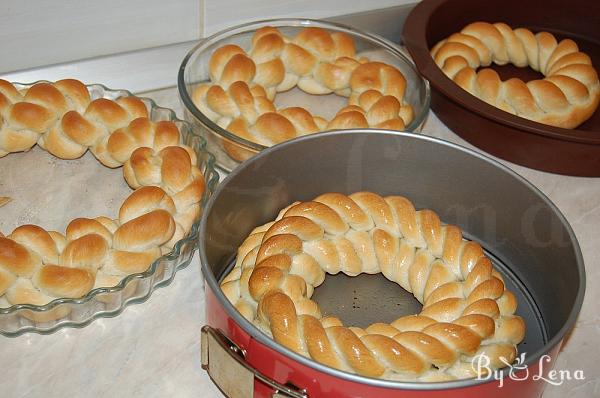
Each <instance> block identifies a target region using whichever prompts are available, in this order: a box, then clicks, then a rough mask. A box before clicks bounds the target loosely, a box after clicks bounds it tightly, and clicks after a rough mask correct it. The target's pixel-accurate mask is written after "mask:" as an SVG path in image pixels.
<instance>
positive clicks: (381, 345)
mask: <svg viewBox="0 0 600 398" xmlns="http://www.w3.org/2000/svg"><path fill="white" fill-rule="evenodd" d="M338 272H343V273H345V274H347V275H350V276H354V275H357V274H360V273H363V272H364V273H368V274H374V273H378V272H381V273H382V274H383V275H384V276H385V277H386V278H388V279H389V280H391V281H394V282H396V283H398V284H399V285H400V286H401V287H403V288H404V289H406V290H407V291H409V292H412V293H413V294H414V296H415V298H416V299H417V300H419V301H420V302H421V303H422V304H423V310H422V312H421V313H420V314H418V315H410V316H405V317H402V318H399V319H397V320H396V321H394V322H392V323H391V324H384V323H375V324H373V325H370V326H369V327H367V328H366V329H364V330H363V329H360V328H357V327H346V326H344V325H342V323H341V321H340V320H339V319H337V318H334V317H322V315H321V312H320V310H319V306H318V305H317V304H316V303H315V302H314V301H312V300H311V299H310V297H311V296H312V293H313V290H314V288H315V287H316V286H318V285H319V284H321V283H322V282H323V280H324V278H325V273H329V274H336V273H338ZM221 288H222V289H223V292H224V293H225V295H226V296H227V298H228V299H229V300H230V301H231V302H232V303H233V304H234V305H235V307H236V308H237V309H238V310H239V311H240V312H241V314H242V315H243V316H244V317H246V318H247V319H248V320H250V321H251V322H253V323H254V324H255V325H257V326H258V327H259V328H260V329H261V330H263V331H264V332H265V333H267V334H268V335H270V336H271V337H273V339H275V341H277V342H279V343H280V344H283V345H284V346H286V347H287V348H289V349H291V350H293V351H295V352H297V353H300V354H302V355H305V356H308V357H310V358H312V359H314V360H315V361H318V362H321V363H323V364H326V365H328V366H332V367H334V368H337V369H341V370H345V371H348V372H353V373H358V374H361V375H365V376H370V377H379V378H385V379H395V380H419V381H439V380H451V379H456V378H468V377H474V376H476V373H475V369H474V368H473V367H472V366H471V360H472V358H474V357H475V356H477V355H480V354H484V355H487V356H488V357H489V359H490V361H491V366H492V367H494V368H500V367H504V366H506V363H511V362H512V361H513V360H514V359H515V357H516V354H517V350H516V345H517V344H518V343H520V342H521V341H522V340H523V338H524V333H525V324H524V321H523V319H521V318H520V317H519V316H516V315H514V313H515V310H516V307H517V302H516V298H515V296H514V295H513V294H512V293H511V292H510V291H508V290H506V289H505V285H504V282H503V279H502V277H501V275H500V274H499V273H498V272H497V271H496V270H494V268H493V267H492V263H491V261H490V260H489V259H488V258H487V257H486V256H485V255H484V252H483V250H482V248H481V246H480V245H478V244H477V243H475V242H471V241H466V240H464V239H463V237H462V234H461V231H460V229H459V228H458V227H455V226H452V225H445V224H442V223H441V221H440V220H439V218H438V216H437V215H436V214H435V213H434V212H433V211H431V210H421V211H416V210H415V208H414V207H413V205H412V203H411V202H410V201H409V200H408V199H406V198H404V197H400V196H388V197H385V198H383V197H381V196H379V195H376V194H374V193H370V192H358V193H354V194H352V195H350V196H345V195H342V194H337V193H327V194H323V195H321V196H319V197H317V198H315V199H314V200H313V201H310V202H303V203H298V202H296V203H293V204H292V205H290V206H288V207H287V208H285V209H283V210H282V211H281V212H280V214H279V216H278V217H277V219H276V220H275V221H273V222H270V223H268V224H265V225H263V226H261V227H258V228H256V229H255V230H254V231H252V233H251V234H250V236H248V238H247V239H246V240H245V241H244V242H243V243H242V245H241V246H240V248H239V250H238V256H237V260H236V264H235V266H234V268H233V269H232V270H231V272H230V273H229V274H228V275H227V276H226V277H225V279H224V280H223V282H222V283H221ZM504 361H505V362H506V363H505V362H504Z"/></svg>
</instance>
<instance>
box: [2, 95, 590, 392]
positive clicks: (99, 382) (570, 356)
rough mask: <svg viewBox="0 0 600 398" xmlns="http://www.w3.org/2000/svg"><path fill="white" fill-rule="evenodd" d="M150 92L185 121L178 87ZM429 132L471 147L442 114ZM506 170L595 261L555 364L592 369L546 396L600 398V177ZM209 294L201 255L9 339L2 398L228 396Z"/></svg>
mask: <svg viewBox="0 0 600 398" xmlns="http://www.w3.org/2000/svg"><path fill="white" fill-rule="evenodd" d="M144 95H145V96H149V97H152V98H154V99H155V100H156V101H157V103H158V104H159V105H161V106H165V107H171V108H173V109H175V110H176V111H177V113H178V114H179V115H180V116H182V113H181V107H180V104H179V100H178V98H177V92H176V89H174V88H173V89H166V90H161V91H156V92H151V93H145V94H144ZM424 131H426V132H427V134H429V135H432V136H435V137H439V138H443V139H446V140H449V141H452V142H455V143H458V144H461V145H465V146H469V147H470V145H469V144H467V143H465V142H464V141H463V140H462V139H460V138H459V137H457V136H456V135H455V134H453V133H452V132H451V131H450V130H448V129H447V128H446V127H445V126H444V125H443V124H442V123H441V122H440V121H439V120H438V119H437V117H436V116H435V115H434V114H430V116H429V119H428V121H427V123H426V125H425V127H424ZM503 163H505V164H507V165H508V166H509V167H511V168H512V169H513V170H515V171H516V172H517V173H519V174H521V175H522V176H524V177H525V178H527V179H528V180H529V181H531V182H532V183H533V184H534V185H535V186H537V187H538V188H539V189H540V190H541V191H542V192H544V193H545V194H546V195H547V196H548V197H549V198H550V199H551V200H552V201H553V202H554V203H555V204H556V205H557V206H558V207H559V208H560V209H561V211H562V212H563V214H564V215H565V216H566V218H567V219H568V221H569V222H570V223H571V226H572V227H573V229H574V231H575V234H576V236H577V238H578V239H579V243H580V245H581V250H582V252H583V257H584V260H585V264H586V272H587V291H586V296H585V301H584V304H583V309H582V311H581V314H580V316H579V320H578V321H577V324H576V326H575V329H574V331H573V333H572V334H571V336H570V337H569V338H568V340H567V341H566V343H565V345H564V347H563V349H562V352H561V353H560V356H559V359H558V361H557V363H556V368H557V369H564V370H570V371H571V372H574V371H575V370H577V369H580V370H583V373H584V376H585V380H565V381H564V383H563V384H562V385H559V386H553V385H548V386H547V387H546V391H545V394H544V398H558V397H573V398H575V397H577V398H584V397H585V398H587V397H600V361H599V360H598V353H599V351H598V347H599V346H600V311H599V310H598V306H597V305H598V303H599V302H600V289H598V288H596V286H597V285H598V284H600V231H599V226H600V178H595V179H594V178H578V177H565V176H557V175H553V174H548V173H543V172H539V171H535V170H530V169H527V168H524V167H520V166H516V165H513V164H510V163H508V162H503ZM203 297H204V296H203V282H202V278H201V276H200V270H199V260H198V256H197V254H196V255H195V257H194V259H193V261H192V264H191V265H190V266H189V267H188V268H186V269H185V270H182V271H180V272H179V273H178V274H177V276H176V277H175V280H174V281H173V283H172V284H171V285H170V286H168V287H166V288H162V289H158V290H157V291H155V292H154V293H153V294H152V297H151V298H150V299H149V300H148V301H147V302H146V303H143V304H140V305H133V306H130V307H128V308H127V309H126V310H125V311H124V312H123V313H122V314H121V315H119V316H118V317H116V318H111V319H100V320H97V321H95V322H93V323H92V324H90V325H89V326H87V327H85V328H83V329H63V330H61V331H59V332H57V333H55V334H52V335H49V336H40V335H36V334H26V335H23V336H20V337H17V338H4V337H0V353H1V354H0V355H1V356H0V358H1V359H0V366H1V367H2V378H0V397H15V398H16V397H79V396H90V397H91V396H94V397H196V398H197V397H220V396H222V395H221V393H220V392H219V391H218V390H217V388H216V387H215V386H214V385H213V384H212V382H211V381H210V380H209V378H208V376H207V375H206V373H205V372H204V371H202V369H201V368H200V358H199V355H200V345H199V335H200V327H201V326H202V325H203V324H204V299H203Z"/></svg>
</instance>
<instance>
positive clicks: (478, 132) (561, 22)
mask: <svg viewBox="0 0 600 398" xmlns="http://www.w3.org/2000/svg"><path fill="white" fill-rule="evenodd" d="M475 21H486V22H491V23H494V22H505V23H507V24H508V25H509V26H511V27H513V28H516V27H526V28H528V29H531V30H532V31H533V32H539V31H542V30H545V31H548V32H551V33H553V34H554V35H555V36H556V37H557V39H559V40H560V39H563V38H571V39H573V40H575V42H577V44H578V45H579V48H580V49H581V51H583V52H585V53H587V54H588V55H589V56H590V57H591V58H592V63H593V65H594V66H595V67H596V68H598V67H599V66H600V1H586V0H573V1H569V2H566V1H564V0H544V1H523V0H487V1H480V0H424V1H422V2H420V3H419V4H418V5H417V6H416V7H415V8H414V9H413V10H412V12H411V14H410V15H409V17H408V19H407V20H406V23H405V26H404V30H403V39H404V44H405V45H406V47H407V49H408V51H409V52H410V55H411V56H412V57H413V60H414V62H415V64H416V65H417V68H418V69H419V71H420V72H421V74H423V76H424V77H425V78H427V79H428V80H429V81H430V83H431V88H432V96H431V108H432V109H433V110H434V112H435V113H436V115H437V116H438V117H439V118H440V119H441V120H442V121H443V122H444V123H445V124H446V125H447V126H448V127H449V128H451V129H452V130H453V131H454V132H455V133H456V134H458V135H459V136H461V137H462V138H464V139H465V140H467V141H469V142H470V143H471V144H473V145H475V146H477V147H479V148H481V149H483V150H484V151H486V152H489V153H491V154H493V155H495V156H498V157H500V158H502V159H506V160H509V161H511V162H514V163H517V164H521V165H524V166H527V167H531V168H534V169H538V170H544V171H549V172H552V173H558V174H567V175H575V176H588V177H600V110H597V111H596V112H595V113H594V115H593V116H592V117H591V118H590V119H588V120H587V121H586V122H585V123H583V124H582V125H580V126H579V127H578V128H576V129H572V130H569V129H562V128H557V127H552V126H547V125H544V124H540V123H536V122H532V121H529V120H527V119H523V118H520V117H518V116H514V115H511V114H509V113H506V112H504V111H501V110H499V109H497V108H495V107H493V106H491V105H488V104H486V103H485V102H483V101H481V100H479V99H477V98H476V97H474V96H472V95H470V94H469V93H467V92H466V91H464V90H462V89H461V88H460V87H459V86H458V85H456V84H455V83H454V82H453V81H452V80H450V79H448V78H447V77H446V76H445V75H444V73H443V72H442V71H441V70H440V69H439V68H438V67H437V65H436V64H435V62H434V61H433V59H432V58H431V56H430V54H429V49H430V48H431V47H433V46H434V45H435V44H436V43H437V42H438V41H440V40H442V39H444V38H446V37H448V36H449V35H451V34H452V33H454V32H458V31H460V30H461V29H462V28H463V27H464V26H466V25H467V24H469V23H471V22H475ZM492 68H493V69H495V70H496V71H497V72H498V73H499V74H500V77H501V78H502V79H503V80H505V79H508V78H510V77H518V78H521V79H523V80H524V81H529V80H532V79H537V78H541V77H542V75H541V74H538V73H537V72H535V71H533V70H532V69H530V68H517V67H514V66H512V65H506V66H497V65H493V66H492Z"/></svg>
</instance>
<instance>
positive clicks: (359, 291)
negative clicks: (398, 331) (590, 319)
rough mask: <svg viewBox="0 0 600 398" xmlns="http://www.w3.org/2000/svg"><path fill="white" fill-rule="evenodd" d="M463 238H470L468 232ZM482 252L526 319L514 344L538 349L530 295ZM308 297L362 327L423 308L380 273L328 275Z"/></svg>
mask: <svg viewBox="0 0 600 398" xmlns="http://www.w3.org/2000/svg"><path fill="white" fill-rule="evenodd" d="M465 237H466V238H467V239H468V238H469V237H468V236H467V234H465ZM485 253H486V255H487V256H488V258H489V259H490V260H491V261H492V263H493V264H494V267H495V268H496V270H498V272H500V274H501V275H502V277H503V278H504V282H505V284H506V288H507V289H508V290H510V291H512V292H513V293H514V294H515V296H516V298H517V302H518V307H517V312H516V314H517V315H519V316H521V317H522V318H523V320H524V321H525V325H526V333H525V339H524V340H523V341H522V342H521V344H519V345H518V347H517V348H518V351H519V353H523V352H529V353H531V352H536V351H538V350H539V349H541V348H542V347H544V345H545V344H546V343H547V342H548V333H547V329H546V327H545V322H544V319H543V317H542V314H541V312H540V310H539V308H538V306H537V304H536V302H535V300H534V298H533V296H532V295H531V294H530V292H529V291H528V290H527V288H526V287H525V285H524V284H523V283H522V282H521V281H520V280H519V278H518V277H517V275H516V274H515V273H514V272H512V270H511V267H510V266H508V265H506V264H504V263H503V262H502V261H501V260H500V259H499V258H498V257H497V256H495V255H494V254H493V253H491V252H489V251H488V250H485ZM234 264H235V259H233V260H232V261H231V262H230V263H229V265H228V266H227V267H226V268H225V270H224V272H222V273H221V275H219V276H218V281H219V283H220V282H221V281H222V280H223V278H224V277H225V275H227V274H228V273H229V271H230V270H231V269H232V268H233V265H234ZM311 298H312V299H313V300H314V301H316V302H317V303H318V304H319V307H320V308H321V312H322V314H323V315H324V316H336V317H338V318H340V319H341V320H342V322H343V323H344V325H347V326H357V327H361V328H365V327H367V326H369V325H370V324H372V323H375V322H386V323H390V322H392V321H394V320H396V319H398V318H400V317H402V316H405V315H412V314H417V313H419V312H421V307H422V306H421V304H420V303H419V302H418V301H417V299H415V298H414V296H413V295H412V293H409V292H407V291H406V290H404V289H403V288H402V287H400V286H399V285H398V284H397V283H395V282H392V281H390V280H388V279H386V278H385V277H384V276H383V275H382V274H381V273H379V274H374V275H368V274H360V275H357V276H353V277H350V276H347V275H345V274H342V273H338V274H336V275H329V274H327V276H326V277H325V281H324V282H323V283H322V284H321V285H320V286H318V287H317V288H316V289H315V291H314V293H313V296H312V297H311Z"/></svg>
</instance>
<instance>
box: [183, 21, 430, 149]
mask: <svg viewBox="0 0 600 398" xmlns="http://www.w3.org/2000/svg"><path fill="white" fill-rule="evenodd" d="M269 24H272V25H273V26H275V27H301V26H305V27H309V26H314V27H320V28H325V29H327V28H330V29H334V30H337V31H342V32H345V33H349V34H352V35H356V36H359V37H360V38H361V39H365V40H367V41H370V42H373V43H375V44H378V45H380V46H381V47H383V48H384V49H386V50H388V51H390V52H391V53H392V54H394V55H395V56H397V57H398V58H400V59H401V60H402V61H404V62H406V64H407V65H408V66H410V67H411V68H412V70H413V72H414V73H415V75H417V76H418V77H419V78H420V80H421V82H422V83H423V86H424V91H425V101H424V103H423V110H422V112H421V113H420V114H419V115H417V116H416V117H415V119H414V120H413V121H412V122H411V123H410V124H409V125H408V126H406V128H405V129H404V131H406V132H413V131H415V130H416V129H418V127H419V126H421V125H422V124H423V122H425V119H426V118H427V115H428V114H429V108H430V104H431V88H430V85H429V81H428V80H427V79H426V78H424V77H423V76H422V75H421V73H420V72H419V70H418V69H417V67H416V65H415V63H414V62H413V60H412V59H410V58H409V57H407V56H406V55H405V54H404V52H403V51H402V49H401V47H400V46H399V45H398V44H396V43H393V42H392V41H390V40H387V39H385V38H383V37H381V36H379V35H376V34H373V33H369V32H364V31H362V30H359V29H356V28H353V27H351V26H348V25H344V24H340V23H336V22H329V21H323V20H318V19H310V18H273V19H263V20H259V21H254V22H247V23H243V24H240V25H235V26H232V27H229V28H226V29H223V30H221V31H219V32H216V33H214V34H212V35H211V36H209V37H207V38H206V39H201V40H200V41H199V42H198V43H197V44H196V45H195V46H194V47H193V48H192V49H191V50H189V51H188V53H187V54H186V55H185V57H184V58H183V61H182V62H181V65H180V66H179V71H178V73H177V90H178V92H179V97H180V98H181V101H182V102H183V106H184V107H185V110H187V111H189V112H191V114H192V115H194V117H195V118H196V119H197V120H198V121H200V122H201V123H202V124H203V125H204V126H205V127H206V128H208V129H210V130H211V131H213V132H215V133H216V134H218V135H220V136H221V137H223V138H224V139H226V140H229V141H232V142H234V143H235V144H238V145H240V146H243V147H245V148H248V149H251V150H254V151H262V150H264V149H266V148H269V147H268V146H264V145H262V144H258V143H255V142H252V141H248V140H246V139H244V138H241V137H239V136H237V135H236V134H233V133H231V132H229V131H227V130H225V129H224V128H222V127H220V126H219V125H217V124H216V123H214V122H213V121H212V120H210V119H209V118H208V117H206V116H205V115H204V114H203V113H202V112H201V111H200V109H198V107H197V106H196V105H195V104H194V102H193V101H192V99H191V96H190V94H189V93H188V91H187V89H186V84H187V83H186V82H185V76H184V75H185V71H186V69H187V67H188V65H189V64H188V63H189V61H190V59H191V57H192V56H193V55H194V54H196V52H198V51H199V50H203V47H207V46H210V45H211V44H214V43H215V42H217V41H219V40H222V39H224V38H227V37H228V36H231V35H232V34H238V33H245V32H248V31H251V30H253V29H258V28H259V27H263V26H267V25H269ZM372 130H378V129H372Z"/></svg>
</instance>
